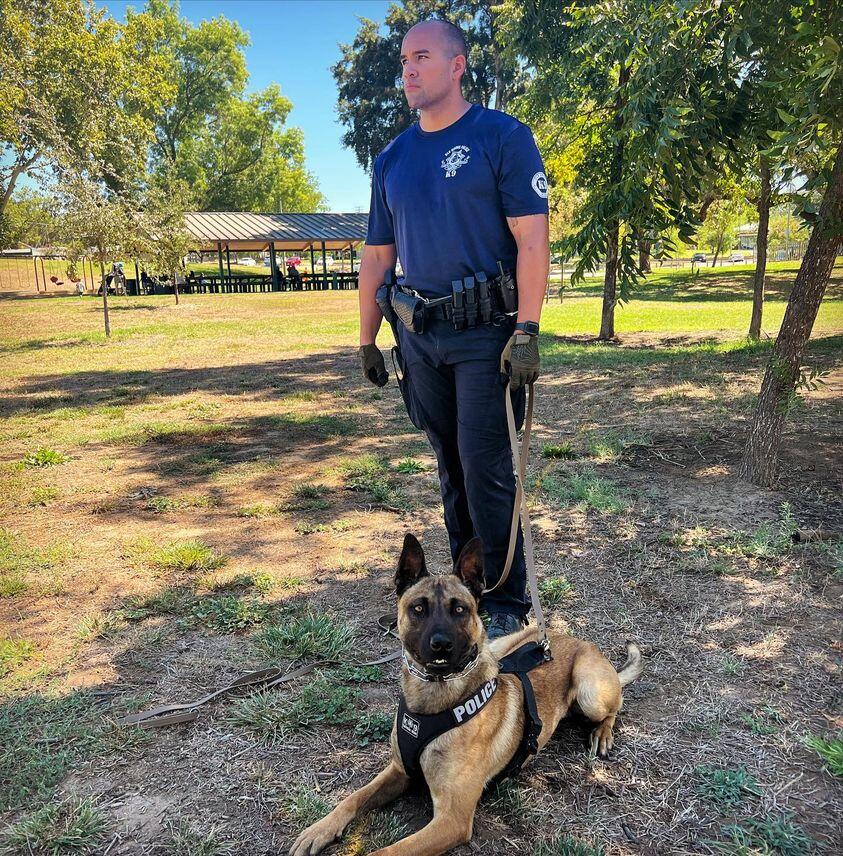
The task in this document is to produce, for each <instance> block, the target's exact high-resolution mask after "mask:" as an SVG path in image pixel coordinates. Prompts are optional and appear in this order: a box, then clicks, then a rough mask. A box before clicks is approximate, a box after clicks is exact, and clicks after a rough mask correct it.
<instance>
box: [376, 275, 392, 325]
mask: <svg viewBox="0 0 843 856" xmlns="http://www.w3.org/2000/svg"><path fill="white" fill-rule="evenodd" d="M394 287H395V273H394V272H393V271H391V270H388V271H387V272H386V273H385V274H384V276H383V284H382V285H380V286H378V290H377V291H376V292H375V303H377V304H378V309H380V311H381V314H382V315H383V317H384V318H385V319H386V323H387V324H389V326H390V327H392V332H393V335H395V336H397V335H398V334H397V332H396V330H395V322H396V321H397V320H398V319H397V318H396V317H395V312H393V310H392V304H391V303H390V300H389V293H390V292H391V291H392V289H393V288H394Z"/></svg>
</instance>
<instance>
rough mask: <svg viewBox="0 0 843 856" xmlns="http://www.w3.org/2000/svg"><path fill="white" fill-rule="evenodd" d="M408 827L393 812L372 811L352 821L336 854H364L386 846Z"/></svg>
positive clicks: (407, 832)
mask: <svg viewBox="0 0 843 856" xmlns="http://www.w3.org/2000/svg"><path fill="white" fill-rule="evenodd" d="M409 831H410V830H409V827H408V826H407V824H406V823H404V822H403V821H401V820H399V819H398V818H397V817H396V816H395V815H394V814H391V813H389V812H387V811H373V812H370V813H369V814H367V815H366V816H365V817H363V818H361V819H360V820H358V821H357V822H356V823H354V824H353V825H352V826H351V828H350V829H349V831H348V832H347V833H346V836H345V838H344V840H343V843H342V844H341V845H340V849H339V850H338V851H337V856H364V854H367V853H373V852H374V851H375V850H380V849H381V848H384V847H388V846H389V845H390V844H394V843H395V842H396V841H398V840H399V839H401V838H404V837H405V836H406V835H408V834H409Z"/></svg>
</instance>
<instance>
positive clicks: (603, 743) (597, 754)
mask: <svg viewBox="0 0 843 856" xmlns="http://www.w3.org/2000/svg"><path fill="white" fill-rule="evenodd" d="M614 745H615V738H614V736H613V734H612V727H611V726H610V725H606V724H605V723H601V724H600V725H598V726H597V728H595V729H594V731H592V732H591V743H590V746H589V752H588V757H589V759H590V760H594V758H602V759H603V760H604V761H605V760H607V759H608V757H609V750H610V749H611V748H612V746H614Z"/></svg>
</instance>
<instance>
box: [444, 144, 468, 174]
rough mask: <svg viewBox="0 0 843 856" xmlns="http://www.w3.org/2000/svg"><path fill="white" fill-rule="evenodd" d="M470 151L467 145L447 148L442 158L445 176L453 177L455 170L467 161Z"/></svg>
mask: <svg viewBox="0 0 843 856" xmlns="http://www.w3.org/2000/svg"><path fill="white" fill-rule="evenodd" d="M470 151H471V149H469V147H468V146H454V147H453V148H452V149H448V151H447V152H446V153H445V157H444V158H443V159H442V169H444V170H445V178H453V177H454V176H455V175H456V174H457V170H458V169H459V168H460V167H461V166H465V165H466V164H467V163H468V158H469V154H468V153H469V152H470Z"/></svg>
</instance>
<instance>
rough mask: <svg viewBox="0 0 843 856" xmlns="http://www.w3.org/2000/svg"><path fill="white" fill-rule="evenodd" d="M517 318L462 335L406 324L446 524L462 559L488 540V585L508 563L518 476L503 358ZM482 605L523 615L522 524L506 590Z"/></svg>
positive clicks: (518, 405)
mask: <svg viewBox="0 0 843 856" xmlns="http://www.w3.org/2000/svg"><path fill="white" fill-rule="evenodd" d="M514 326H515V321H514V319H508V320H507V321H506V322H505V323H504V324H503V325H502V326H500V327H495V326H493V325H491V324H487V325H484V326H482V327H475V328H474V329H471V330H463V331H460V332H457V331H456V330H454V327H453V325H452V324H451V322H450V321H430V320H429V321H428V322H427V329H426V330H425V332H424V333H411V332H410V331H408V330H407V329H406V328H404V327H403V326H402V325H400V324H399V339H400V346H401V353H402V355H403V358H404V364H405V378H406V381H407V384H406V390H405V401H406V404H407V408H408V410H409V412H410V416H411V418H412V419H413V421H414V422H415V423H416V424H417V425H419V426H420V427H421V428H422V429H423V430H424V431H425V433H426V434H427V437H428V440H429V441H430V445H431V446H432V447H433V451H434V452H435V454H436V460H437V461H438V463H439V481H440V485H441V489H442V503H443V505H444V508H445V526H446V528H447V530H448V536H449V539H450V546H451V557H452V558H453V560H454V561H456V559H457V556H458V555H459V553H460V550H462V548H463V547H464V546H465V544H466V543H468V541H469V540H471V538H473V537H474V536H475V535H479V536H480V537H481V538H482V539H483V549H484V559H485V569H486V585H487V586H489V585H493V584H494V583H495V582H496V581H497V580H498V578H499V577H500V574H501V571H502V570H503V566H504V562H505V561H506V548H507V545H508V543H509V530H510V523H511V520H512V506H513V503H514V501H515V476H514V474H513V471H512V451H511V449H510V445H509V434H508V432H507V427H506V410H505V405H504V386H503V384H502V383H501V376H500V357H501V351H502V350H503V348H504V345H505V344H506V342H507V340H508V339H509V338H510V336H511V335H512V332H513V329H514ZM512 400H513V405H514V407H515V414H516V423H517V425H518V426H519V427H520V425H521V423H522V422H523V419H524V403H525V391H524V389H520V390H518V392H516V393H514V394H513V396H512ZM480 605H481V608H482V609H485V610H486V611H488V612H508V613H513V614H515V615H518V616H519V617H521V618H523V617H525V616H526V614H527V612H528V610H529V608H530V604H529V600H527V598H526V570H525V565H524V546H523V542H522V536H521V530H520V527H519V531H518V541H517V543H516V548H515V557H514V559H513V563H512V569H511V570H510V572H509V577H508V579H507V581H506V583H505V584H504V586H503V588H502V589H500V590H498V591H496V592H494V593H492V594H488V595H484V597H483V599H482V601H481V604H480Z"/></svg>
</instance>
